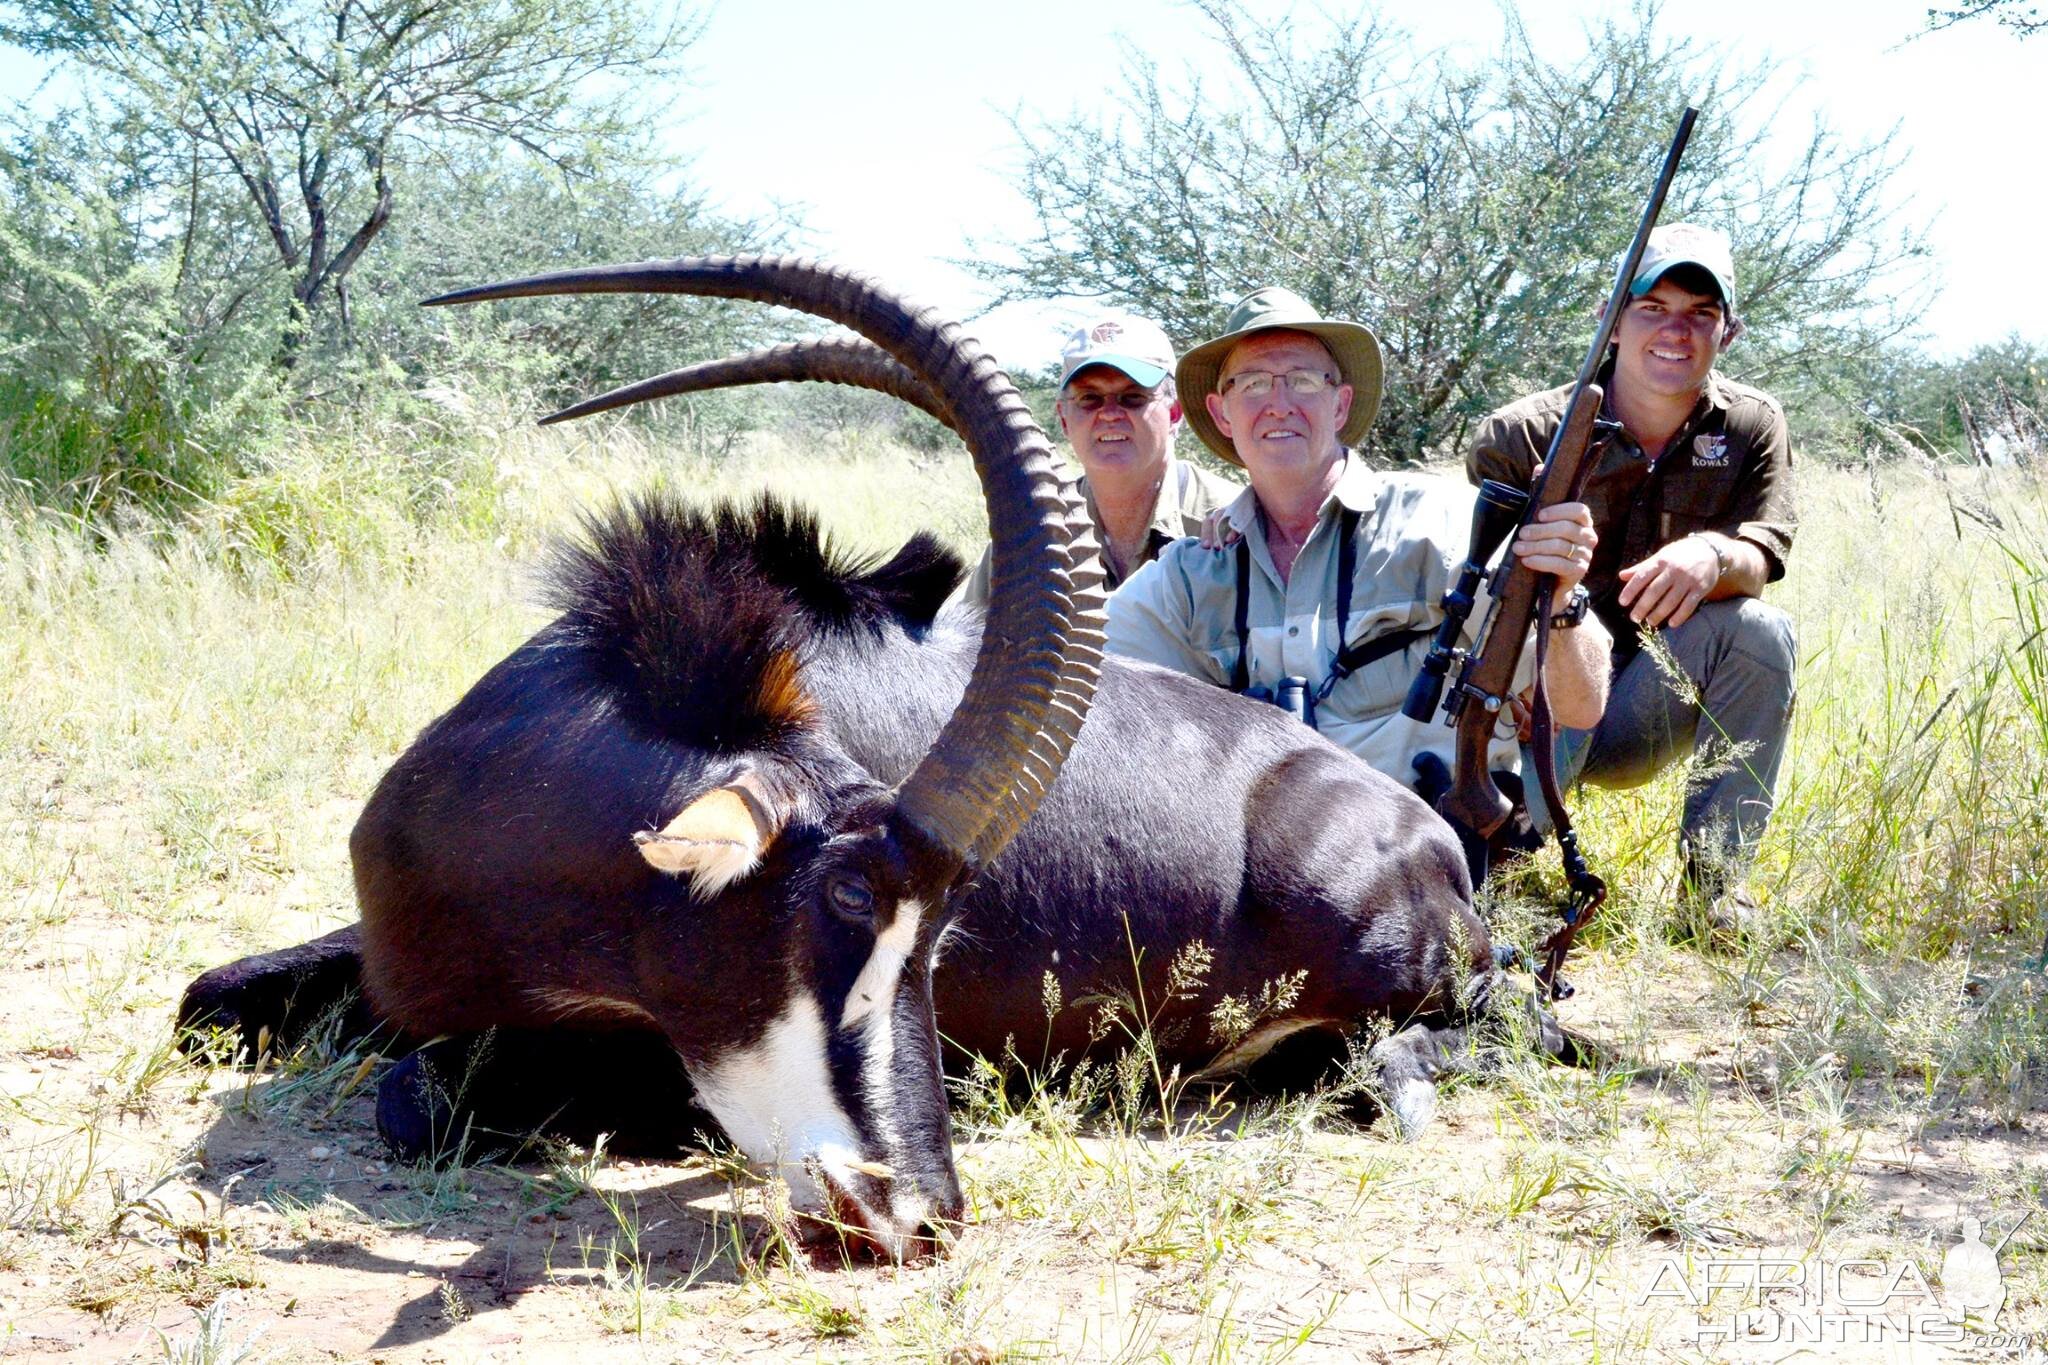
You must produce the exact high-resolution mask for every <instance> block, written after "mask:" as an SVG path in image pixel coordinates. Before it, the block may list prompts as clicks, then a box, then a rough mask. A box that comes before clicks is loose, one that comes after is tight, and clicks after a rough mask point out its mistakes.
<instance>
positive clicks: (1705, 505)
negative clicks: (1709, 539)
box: [1652, 451, 1734, 548]
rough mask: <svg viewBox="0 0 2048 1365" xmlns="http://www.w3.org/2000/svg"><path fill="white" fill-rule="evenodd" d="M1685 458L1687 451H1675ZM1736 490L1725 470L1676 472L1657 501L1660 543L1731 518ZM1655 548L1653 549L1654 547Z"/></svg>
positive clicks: (1667, 477) (1670, 476)
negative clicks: (1731, 505) (1730, 509)
mask: <svg viewBox="0 0 2048 1365" xmlns="http://www.w3.org/2000/svg"><path fill="white" fill-rule="evenodd" d="M1673 453H1674V454H1675V455H1677V456H1678V457H1679V458H1681V459H1684V458H1686V456H1687V455H1688V454H1689V452H1687V451H1675V452H1673ZM1733 493H1734V489H1733V487H1732V484H1731V481H1730V479H1729V476H1728V471H1726V470H1694V469H1689V468H1682V467H1681V468H1678V469H1673V470H1672V471H1670V473H1669V474H1667V475H1666V476H1665V478H1664V487H1663V490H1662V493H1661V496H1660V497H1659V499H1658V502H1659V508H1658V513H1657V544H1658V545H1669V544H1670V543H1671V542H1672V541H1674V540H1681V539H1683V538H1684V537H1686V536H1689V535H1691V534H1693V533H1694V532H1695V531H1710V530H1714V529H1716V528H1717V527H1719V526H1721V525H1722V524H1723V523H1725V522H1726V521H1727V520H1728V518H1729V507H1730V504H1731V501H1732V495H1733ZM1652 548H1654V547H1652Z"/></svg>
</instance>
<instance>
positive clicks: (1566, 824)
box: [1529, 447, 1607, 1000]
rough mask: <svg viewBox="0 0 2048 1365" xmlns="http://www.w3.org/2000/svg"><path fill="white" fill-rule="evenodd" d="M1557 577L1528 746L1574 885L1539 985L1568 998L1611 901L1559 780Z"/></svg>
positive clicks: (1579, 496) (1540, 631)
mask: <svg viewBox="0 0 2048 1365" xmlns="http://www.w3.org/2000/svg"><path fill="white" fill-rule="evenodd" d="M1597 456H1598V450H1597V449H1595V448H1590V447H1589V449H1588V450H1587V452H1586V458H1584V459H1583V460H1581V461H1580V464H1579V468H1578V470H1577V472H1576V473H1575V475H1574V477H1573V479H1572V482H1571V487H1570V490H1569V491H1568V492H1567V493H1566V495H1565V500H1566V501H1568V502H1579V501H1581V500H1583V499H1584V497H1585V491H1586V480H1587V477H1588V476H1589V475H1590V474H1591V473H1592V470H1593V465H1594V464H1595V463H1596V461H1597ZM1556 581H1557V580H1556V579H1555V578H1553V577H1551V576H1550V575H1549V574H1545V575H1543V576H1542V577H1541V578H1539V579H1538V580H1537V600H1538V601H1539V602H1541V603H1543V604H1544V605H1543V606H1542V608H1541V609H1540V610H1539V611H1538V612H1537V614H1536V678H1535V683H1534V686H1533V687H1531V689H1530V696H1529V748H1530V757H1531V759H1532V761H1533V762H1534V763H1535V765H1536V783H1537V786H1538V788H1539V789H1540V790H1541V791H1542V792H1543V803H1544V805H1546V806H1548V807H1549V808H1550V824H1551V830H1552V832H1553V833H1555V834H1556V835H1557V850H1558V854H1559V856H1560V857H1561V858H1562V859H1563V863H1564V878H1565V885H1566V886H1567V887H1568V888H1569V889H1570V897H1569V899H1568V900H1567V901H1566V902H1565V908H1564V923H1562V924H1560V925H1558V926H1557V928H1556V929H1554V930H1552V931H1551V933H1550V936H1549V937H1548V938H1546V939H1544V940H1543V942H1542V944H1541V945H1539V946H1538V948H1537V952H1538V954H1539V955H1540V956H1541V958H1542V961H1541V962H1539V963H1538V964H1537V968H1536V983H1537V986H1538V987H1539V988H1540V989H1541V990H1542V991H1543V993H1544V994H1545V995H1547V996H1548V997H1549V998H1550V999H1552V1000H1563V999H1565V998H1566V997H1568V996H1570V995H1571V993H1572V987H1571V985H1570V983H1568V982H1567V981H1565V979H1564V977H1563V976H1561V975H1560V974H1559V973H1560V972H1561V971H1562V970H1563V968H1564V960H1565V956H1566V954H1568V953H1570V952H1571V949H1572V940H1574V939H1576V938H1577V937H1578V936H1579V930H1580V929H1581V928H1583V927H1584V926H1585V923H1586V921H1587V920H1589V919H1591V918H1592V917H1593V914H1594V912H1595V911H1597V910H1598V909H1599V908H1600V906H1601V904H1602V903H1603V902H1604V901H1606V899H1607V883H1606V882H1604V881H1602V880H1601V879H1600V878H1599V877H1598V876H1597V875H1595V874H1594V872H1593V869H1592V868H1591V867H1589V866H1587V864H1586V856H1585V854H1584V853H1582V852H1580V850H1579V836H1578V834H1577V832H1576V831H1574V830H1573V829H1572V817H1571V813H1570V812H1569V811H1567V810H1566V809H1565V806H1564V792H1563V790H1562V789H1561V788H1560V787H1559V785H1558V781H1557V732H1556V726H1555V725H1554V724H1553V721H1552V717H1551V714H1550V686H1549V684H1548V683H1547V682H1546V681H1545V679H1544V672H1545V668H1546V666H1547V665H1548V663H1549V660H1550V631H1551V625H1550V608H1549V599H1550V595H1551V589H1552V587H1553V585H1554V584H1555V583H1556Z"/></svg>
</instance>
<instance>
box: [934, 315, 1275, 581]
mask: <svg viewBox="0 0 2048 1365" xmlns="http://www.w3.org/2000/svg"><path fill="white" fill-rule="evenodd" d="M1056 411H1057V413H1058V415H1059V422H1060V431H1061V433H1062V434H1064V435H1065V436H1066V438H1067V443H1068V444H1069V445H1070V446H1072V447H1073V451H1074V458H1075V459H1076V460H1077V461H1079V463H1080V465H1081V471H1082V473H1081V477H1080V479H1079V480H1078V481H1077V483H1078V486H1079V488H1080V491H1081V494H1082V496H1083V498H1084V499H1085V500H1086V502H1087V506H1088V515H1089V518H1090V519H1091V520H1093V521H1094V523H1095V538H1096V539H1097V540H1098V541H1099V542H1100V543H1101V545H1102V558H1103V568H1104V570H1105V572H1106V577H1107V582H1108V586H1109V587H1110V589H1112V590H1114V589H1115V588H1116V587H1117V586H1118V585H1119V584H1121V583H1122V582H1123V581H1124V580H1125V579H1126V578H1128V577H1129V576H1130V575H1131V574H1132V573H1133V572H1135V571H1136V570H1137V569H1138V568H1139V567H1140V566H1141V565H1144V564H1148V563H1150V562H1151V561H1152V560H1153V559H1154V558H1155V557H1157V555H1158V554H1159V552H1160V550H1162V549H1163V548H1165V547H1166V546H1167V545H1170V544H1172V543H1173V542H1174V541H1176V540H1178V539H1180V538H1181V537H1182V536H1190V535H1195V534H1197V533H1198V532H1199V531H1200V530H1201V529H1202V519H1203V518H1204V517H1206V516H1208V515H1209V514H1210V513H1211V512H1213V511H1214V510H1215V509H1216V508H1218V507H1221V506H1222V505H1223V504H1224V503H1226V502H1229V501H1230V500H1231V499H1232V498H1234V497H1236V496H1237V494H1238V491H1239V490H1238V485H1236V484H1234V483H1232V482H1231V481H1230V480H1228V479H1225V478H1220V477H1218V476H1217V475H1214V474H1211V473H1208V472H1207V471H1205V470H1201V469H1197V468H1195V466H1193V465H1192V464H1189V463H1188V462H1187V461H1185V460H1177V459H1175V458H1174V455H1173V434H1174V431H1175V430H1176V429H1177V428H1178V427H1179V426H1180V419H1181V407H1180V399H1179V397H1178V396H1177V395H1176V393H1175V390H1174V382H1173V343H1172V342H1170V341H1168V340H1167V339H1166V333H1165V332H1163V331H1161V330H1160V329H1159V328H1158V327H1157V326H1156V325H1155V324H1153V323H1150V322H1147V321H1145V320H1144V319H1143V318H1136V317H1131V316H1128V315H1127V314H1122V313H1116V314H1110V315H1108V316H1105V317H1100V318H1096V319H1095V320H1094V321H1092V322H1089V323H1088V324H1086V325H1085V326H1082V327H1080V328H1077V329H1076V330H1075V331H1074V333H1073V335H1072V336H1070V337H1068V338H1067V344H1066V346H1065V347H1064V348H1063V349H1062V350H1061V352H1060V397H1059V405H1058V407H1057V409H1056ZM961 596H962V597H963V598H965V599H966V600H967V601H970V602H977V603H980V604H982V605H984V606H985V605H987V603H988V596H989V554H988V552H987V551H984V552H983V553H982V556H981V563H979V564H977V565H976V566H975V569H974V573H973V574H972V575H971V576H970V577H969V578H968V580H967V584H966V586H965V587H964V588H963V589H962V590H961Z"/></svg>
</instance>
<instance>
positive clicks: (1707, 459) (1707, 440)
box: [1692, 431, 1728, 469]
mask: <svg viewBox="0 0 2048 1365" xmlns="http://www.w3.org/2000/svg"><path fill="white" fill-rule="evenodd" d="M1692 467H1693V468H1694V469H1726V468H1727V467H1728V437H1727V436H1726V435H1725V434H1722V433H1720V432H1713V433H1708V432H1704V431H1703V432H1701V433H1700V434H1699V435H1697V436H1695V437H1693V438H1692Z"/></svg>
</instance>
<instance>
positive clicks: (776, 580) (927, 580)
mask: <svg viewBox="0 0 2048 1365" xmlns="http://www.w3.org/2000/svg"><path fill="white" fill-rule="evenodd" d="M961 572H962V565H961V562H960V559H959V556H957V555H955V554H954V553H953V552H952V551H951V550H949V549H947V548H946V547H945V546H943V545H941V544H940V543H939V542H938V541H937V540H936V539H934V538H933V537H931V536H929V535H927V534H924V533H922V532H920V533H919V534H917V535H915V536H913V537H912V538H911V539H910V540H909V542H908V543H906V544H905V545H904V546H903V548H902V549H901V550H899V551H897V552H896V554H895V555H894V556H893V557H891V558H889V559H888V560H886V561H881V560H880V559H879V557H878V556H871V555H856V554H850V553H848V552H846V551H843V550H841V549H838V548H836V547H834V546H832V545H831V544H830V543H829V542H827V540H826V539H825V537H824V536H823V534H822V533H821V531H820V530H819V526H818V519H817V517H816V516H815V515H813V514H812V513H810V512H808V511H805V510H803V509H800V508H797V507H795V506H792V505H791V504H789V503H787V502H785V501H783V500H781V499H778V498H775V497H772V496H763V497H761V498H759V499H758V500H756V501H754V502H752V503H750V504H736V503H733V502H719V503H717V504H715V505H713V506H711V507H709V508H699V507H695V506H692V505H691V504H690V503H689V502H687V501H686V500H685V499H683V498H682V497H681V496H680V495H679V494H676V493H674V492H671V491H667V490H658V489H657V490H649V491H645V492H641V493H638V494H635V495H632V496H630V497H625V498H621V499H619V500H618V501H616V502H614V503H612V504H611V505H610V506H608V507H604V508H601V509H599V510H596V511H593V512H589V513H586V514H585V515H584V517H583V518H582V524H581V527H580V534H578V535H576V536H574V537H565V538H564V539H562V540H561V541H559V542H558V543H557V544H556V545H555V546H554V547H553V550H552V552H551V554H550V555H549V559H548V563H547V566H546V571H545V576H544V580H543V600H544V601H545V602H546V603H547V604H548V605H550V606H553V607H555V608H557V609H558V610H560V612H561V613H562V614H561V617H560V619H559V620H557V621H556V622H555V624H554V626H553V627H552V628H551V629H550V631H549V634H550V636H551V637H552V639H551V643H552V644H554V645H557V646H566V647H568V648H571V649H575V650H577V651H580V652H582V653H584V654H586V655H587V656H588V660H589V664H590V667H591V669H592V671H593V673H594V674H595V676H596V679H597V681H598V683H599V685H600V686H601V687H602V688H603V689H604V690H605V691H607V692H608V693H610V694H611V696H612V699H613V700H614V701H615V702H616V703H617V704H618V705H619V706H620V707H621V709H622V710H623V711H624V712H625V713H626V714H627V715H630V716H633V717H635V718H636V719H638V720H640V721H641V722H642V723H645V724H648V725H650V726H652V727H654V728H655V729H658V730H660V731H661V732H663V733H665V734H668V735H671V736H674V737H675V738H678V739H684V740H687V741H690V742H694V743H699V744H703V745H705V746H706V747H708V748H712V749H715V750H727V751H729V750H732V749H736V748H747V747H754V746H757V745H761V744H763V743H766V744H769V745H771V746H772V745H774V743H775V741H776V739H777V738H778V737H780V736H784V735H786V734H787V733H788V732H789V730H791V729H792V728H794V727H798V726H801V725H802V724H803V722H804V719H805V716H806V713H807V710H808V708H807V706H806V704H805V703H804V700H803V698H802V697H801V695H800V694H799V693H798V692H797V691H796V690H795V686H794V674H793V664H794V660H795V658H796V657H797V655H798V654H799V652H800V651H801V650H802V648H803V646H804V645H805V644H806V643H807V642H808V641H809V640H811V639H812V638H813V637H815V636H817V635H819V634H821V633H825V632H839V631H850V630H867V631H870V632H879V631H881V630H882V629H883V628H884V627H885V626H887V625H889V624H892V623H893V624H895V625H897V626H899V627H901V628H903V629H906V630H910V631H913V632H919V631H922V630H924V629H925V628H927V627H929V626H930V624H931V622H932V619H933V617H934V616H935V615H936V614H937V613H938V610H939V608H940V606H941V605H942V604H943V603H944V602H945V599H946V597H947V596H948V594H950V593H951V592H952V590H953V588H954V586H955V585H956V584H957V583H958V582H959V580H960V575H961Z"/></svg>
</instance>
